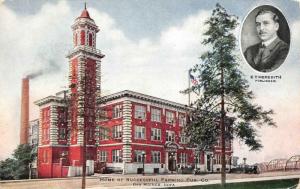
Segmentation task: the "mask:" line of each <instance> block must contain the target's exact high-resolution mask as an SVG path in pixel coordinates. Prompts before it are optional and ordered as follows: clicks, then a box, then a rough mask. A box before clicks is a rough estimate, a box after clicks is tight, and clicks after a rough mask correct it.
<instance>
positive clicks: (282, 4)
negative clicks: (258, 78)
mask: <svg viewBox="0 0 300 189" xmlns="http://www.w3.org/2000/svg"><path fill="white" fill-rule="evenodd" d="M86 2H87V8H88V11H89V13H90V16H91V17H92V18H93V19H94V20H95V22H96V24H97V25H98V26H99V28H100V32H99V33H98V35H97V48H98V49H100V50H101V51H102V53H103V54H105V58H104V59H103V61H102V91H103V94H104V95H105V94H111V93H114V92H118V91H121V90H133V91H136V92H141V93H145V94H148V95H152V96H155V97H160V98H164V99H167V100H171V101H175V102H179V103H183V104H186V103H187V96H186V95H183V94H181V93H179V91H181V90H183V89H185V88H186V87H187V86H188V79H187V77H188V75H187V72H188V69H189V68H191V67H192V66H193V65H195V64H197V63H199V58H198V57H199V56H200V55H201V53H203V52H205V51H206V50H208V47H206V46H203V45H202V44H201V41H202V40H203V39H204V37H203V35H202V34H203V33H204V32H205V30H206V29H207V27H206V26H205V25H204V22H205V20H206V19H207V18H208V17H209V16H210V14H211V11H212V9H213V8H214V7H215V4H216V3H217V2H219V3H220V4H221V5H222V6H223V7H225V8H226V9H227V11H228V12H229V13H230V14H235V15H237V16H238V18H239V22H240V23H241V24H240V26H241V25H242V23H243V20H244V19H245V17H246V16H247V14H248V13H249V12H250V11H251V10H253V9H254V8H255V7H257V6H259V5H264V4H270V5H273V6H276V7H277V8H278V9H279V10H281V12H282V13H283V15H284V16H285V17H286V19H287V21H288V24H289V27H290V31H291V46H290V52H289V54H288V57H287V59H286V61H285V62H284V64H283V65H282V66H281V67H280V68H279V69H277V70H276V71H274V72H271V73H269V74H260V73H259V72H257V71H255V70H253V69H251V68H250V66H249V65H248V64H247V63H246V62H245V60H244V59H243V57H241V58H240V64H241V65H240V68H241V70H242V71H243V73H244V76H245V77H246V79H248V80H249V83H250V89H251V90H252V91H253V92H254V94H255V96H256V99H255V101H254V102H255V103H257V104H260V105H262V106H263V107H264V108H265V109H270V108H271V109H273V110H274V111H275V115H274V120H275V121H276V122H277V125H278V127H277V128H261V129H259V135H260V139H261V141H262V144H263V145H264V148H263V149H262V150H261V151H258V152H249V149H248V148H247V147H246V146H244V145H241V142H240V141H235V142H234V155H236V156H239V157H240V160H241V159H242V158H243V157H246V158H247V160H248V161H249V162H250V163H251V162H252V163H254V162H265V161H270V160H272V159H276V158H289V157H290V156H292V155H296V154H300V149H299V146H300V140H299V138H300V116H299V115H300V104H299V103H297V102H299V101H300V74H299V72H300V65H299V63H300V62H299V59H300V30H299V28H300V6H299V2H297V1H295V0H276V1H270V0H269V1H268V0H264V1H262V0H258V1H253V0H244V1H237V0H223V1H216V0H210V1H208V0H185V1H182V0H151V1H150V0H130V1H129V0H99V1H96V0H95V1H90V0H87V1H86ZM83 7H84V1H81V0H74V1H64V0H61V1H55V0H52V1H46V0H18V1H17V0H1V1H0V13H1V16H0V29H1V35H0V46H1V50H0V64H1V66H0V95H1V98H0V112H1V113H0V133H1V136H2V140H1V143H0V160H1V159H4V158H7V157H9V156H10V154H11V153H12V152H13V150H14V149H15V148H16V146H17V145H18V142H19V127H20V118H19V117H20V95H21V80H22V78H23V77H25V76H26V75H28V74H30V73H32V72H35V71H38V70H42V71H43V74H42V75H41V76H39V77H37V78H35V79H33V80H31V81H30V87H31V88H30V95H31V96H30V118H31V119H36V118H38V107H37V106H35V105H34V104H33V102H34V101H36V100H38V99H40V98H43V97H46V96H48V95H54V94H55V93H56V92H58V91H61V90H64V89H66V86H68V59H67V58H66V54H67V53H68V51H69V50H71V48H72V31H71V25H72V24H73V23H74V20H75V18H77V17H78V16H79V15H80V13H81V11H82V10H83ZM240 26H239V27H238V28H237V29H236V31H234V32H235V34H236V36H237V38H238V40H239V37H240V30H241V27H240ZM237 53H238V54H239V53H240V55H241V52H240V50H239V49H237ZM251 75H280V76H281V79H280V80H278V81H277V82H276V83H271V84H270V83H258V82H254V80H253V79H250V76H251Z"/></svg>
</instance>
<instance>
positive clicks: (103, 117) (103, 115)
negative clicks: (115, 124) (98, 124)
mask: <svg viewBox="0 0 300 189" xmlns="http://www.w3.org/2000/svg"><path fill="white" fill-rule="evenodd" d="M107 118H108V117H107V111H106V110H104V109H102V110H100V113H99V120H100V121H105V120H107Z"/></svg>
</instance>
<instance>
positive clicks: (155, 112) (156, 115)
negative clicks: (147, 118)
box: [151, 108, 161, 122]
mask: <svg viewBox="0 0 300 189" xmlns="http://www.w3.org/2000/svg"><path fill="white" fill-rule="evenodd" d="M151 121H156V122H161V110H160V109H156V108H151Z"/></svg>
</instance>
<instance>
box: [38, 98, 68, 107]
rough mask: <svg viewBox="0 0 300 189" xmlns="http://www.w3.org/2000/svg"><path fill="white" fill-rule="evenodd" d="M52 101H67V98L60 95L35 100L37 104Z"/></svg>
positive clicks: (40, 104)
mask: <svg viewBox="0 0 300 189" xmlns="http://www.w3.org/2000/svg"><path fill="white" fill-rule="evenodd" d="M50 102H58V103H65V99H64V98H61V97H58V96H47V97H45V98H42V99H40V100H37V101H35V102H34V104H35V105H38V106H42V105H44V104H47V103H50Z"/></svg>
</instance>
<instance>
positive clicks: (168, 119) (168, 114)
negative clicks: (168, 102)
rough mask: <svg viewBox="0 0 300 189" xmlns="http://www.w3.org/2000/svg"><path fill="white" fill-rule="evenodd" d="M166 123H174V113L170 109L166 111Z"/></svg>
mask: <svg viewBox="0 0 300 189" xmlns="http://www.w3.org/2000/svg"><path fill="white" fill-rule="evenodd" d="M166 123H167V124H171V125H173V124H175V113H174V112H171V111H168V110H167V111H166Z"/></svg>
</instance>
